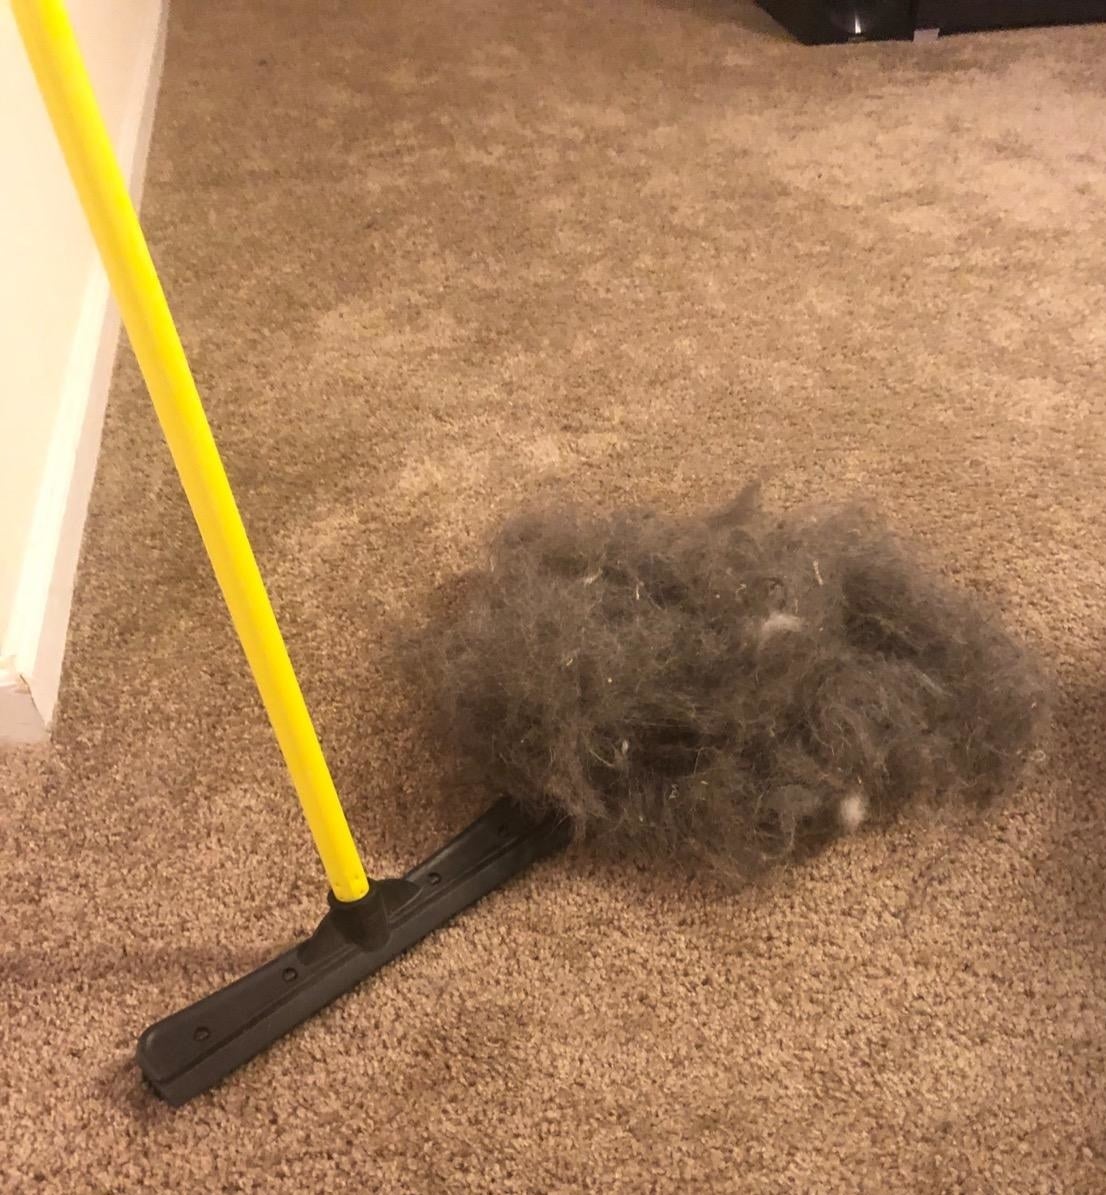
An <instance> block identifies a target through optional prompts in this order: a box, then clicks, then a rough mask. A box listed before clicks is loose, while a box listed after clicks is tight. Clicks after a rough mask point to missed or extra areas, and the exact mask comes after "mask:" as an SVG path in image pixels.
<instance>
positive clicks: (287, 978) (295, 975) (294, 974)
mask: <svg viewBox="0 0 1106 1195" xmlns="http://www.w3.org/2000/svg"><path fill="white" fill-rule="evenodd" d="M299 977H300V973H299V972H298V971H297V970H296V968H295V967H285V968H284V982H285V983H291V982H292V980H293V979H299Z"/></svg>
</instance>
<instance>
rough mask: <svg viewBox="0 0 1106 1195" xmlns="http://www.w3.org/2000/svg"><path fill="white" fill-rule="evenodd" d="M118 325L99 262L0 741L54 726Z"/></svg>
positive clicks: (73, 366) (142, 148) (21, 616)
mask: <svg viewBox="0 0 1106 1195" xmlns="http://www.w3.org/2000/svg"><path fill="white" fill-rule="evenodd" d="M167 8H168V6H167V4H161V5H158V6H156V7H155V8H153V9H151V17H150V21H149V24H148V27H147V28H146V29H144V30H143V37H142V46H143V52H142V53H141V54H139V55H138V56H137V59H136V61H137V63H138V67H137V69H136V71H135V77H134V78H133V79H132V80H131V85H130V91H129V95H128V101H127V116H126V121H125V124H124V126H123V128H122V129H121V132H120V137H119V142H118V147H117V149H118V156H119V162H120V165H121V166H122V168H123V171H124V173H125V175H126V176H127V178H128V179H129V180H130V184H131V193H132V195H133V196H134V200H135V203H136V204H137V203H139V202H140V200H141V193H142V185H143V182H144V179H145V174H146V160H147V157H148V154H149V148H150V136H151V134H152V132H153V123H154V111H155V108H156V106H157V95H158V89H159V87H160V83H161V71H162V64H163V62H164V58H165V34H166V24H167ZM119 329H120V321H119V313H118V311H117V309H116V307H115V303H114V301H113V300H112V298H111V293H110V289H109V287H108V282H107V278H106V276H105V274H104V271H103V267H102V266H101V265H100V264H99V262H98V261H97V262H96V263H95V265H94V267H93V269H92V271H91V274H90V276H89V278H88V281H87V283H86V285H85V293H84V297H83V300H82V302H81V309H80V316H79V318H78V321H77V327H76V330H75V332H74V336H73V340H72V344H71V346H70V351H69V356H68V361H67V364H66V370H65V376H64V381H63V392H62V395H61V401H60V405H59V409H58V415H57V419H56V422H55V425H54V428H53V431H52V433H51V438H50V445H49V449H48V452H47V457H46V464H45V468H44V470H43V475H42V481H41V485H40V487H39V492H38V496H37V498H36V500H35V508H34V515H33V516H32V522H31V528H30V534H29V536H28V539H27V549H26V553H25V556H24V559H23V561H22V562H21V564H20V569H19V580H18V583H17V587H16V591H15V597H14V600H13V603H12V610H11V616H10V619H9V622H8V625H7V627H5V628H0V635H2V638H0V742H34V741H41V740H42V739H45V738H47V737H48V736H49V733H50V726H51V724H52V721H53V716H54V707H55V705H56V704H57V698H58V689H59V686H60V684H61V671H62V662H63V658H64V655H65V639H66V633H67V631H68V628H69V612H70V606H71V603H72V598H73V584H74V581H75V579H76V572H77V561H78V559H79V557H80V550H81V540H82V537H83V535H84V527H85V519H86V517H87V514H88V503H89V498H90V496H91V493H92V482H93V479H94V477H95V473H96V461H97V458H98V456H99V452H100V437H101V434H102V432H103V426H104V412H105V410H106V407H107V398H108V390H109V388H110V385H111V376H112V369H113V367H114V363H115V356H116V350H117V348H118V344H119Z"/></svg>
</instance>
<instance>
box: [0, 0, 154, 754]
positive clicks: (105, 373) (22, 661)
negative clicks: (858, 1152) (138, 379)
mask: <svg viewBox="0 0 1106 1195" xmlns="http://www.w3.org/2000/svg"><path fill="white" fill-rule="evenodd" d="M166 8H167V0H69V4H68V9H69V13H70V16H71V18H72V21H73V25H74V28H75V30H76V33H77V37H78V40H79V41H80V44H81V49H82V51H83V53H84V56H85V60H86V63H87V65H88V70H89V74H90V76H91V78H92V83H93V86H94V87H95V89H96V93H97V96H98V97H99V100H100V104H101V107H102V109H103V112H104V117H105V121H106V123H107V126H108V130H109V132H110V133H111V135H112V138H113V141H114V143H115V147H116V153H117V154H118V156H119V159H120V162H121V164H122V166H123V169H124V171H125V172H126V173H127V175H128V177H129V178H130V179H131V182H132V192H133V193H134V194H135V196H136V199H137V197H138V194H139V192H140V189H141V179H142V175H143V169H144V164H145V159H146V150H147V147H148V141H149V134H150V128H151V125H152V118H153V110H154V102H155V98H156V94H157V84H158V81H159V79H160V73H161V61H162V55H163V52H164V34H165V17H166ZM118 334H119V323H118V317H117V315H116V314H115V309H114V304H113V303H112V302H111V300H110V295H109V292H108V288H107V282H106V279H105V278H104V274H103V270H102V268H101V266H100V264H99V260H98V258H97V255H96V251H95V246H94V245H93V243H92V239H91V236H90V234H89V232H88V230H87V228H86V226H85V222H84V217H83V215H82V213H81V210H80V207H79V205H78V203H77V200H76V197H75V195H74V193H73V188H72V184H71V183H70V180H69V176H68V174H67V172H66V168H65V164H64V162H63V161H62V157H61V154H60V152H59V150H58V148H57V145H56V143H55V140H54V134H53V130H52V128H51V126H50V124H49V121H48V120H47V117H46V113H45V110H44V108H43V105H42V101H41V99H40V97H39V95H38V92H37V89H36V87H35V83H34V78H33V76H32V74H31V70H30V67H29V66H28V64H27V62H26V57H25V54H24V51H23V46H22V43H21V41H20V39H19V35H18V32H17V30H16V28H15V21H14V18H13V16H12V12H11V7H10V5H8V4H6V3H4V4H0V739H28V738H31V739H33V738H41V737H43V736H44V734H45V733H46V730H47V728H48V726H49V723H50V719H51V717H52V715H53V708H54V704H55V701H56V696H57V687H58V682H59V678H60V672H61V664H62V654H63V650H64V641H65V630H66V625H67V623H68V618H69V605H70V596H71V593H72V583H73V573H74V570H75V567H76V561H77V554H78V552H79V547H80V539H81V533H82V531H83V527H84V519H85V512H86V510H87V505H88V496H89V491H90V488H91V482H92V475H93V472H94V469H95V460H96V455H97V452H98V448H99V442H100V431H101V427H102V423H103V412H104V405H105V402H106V397H107V389H108V383H109V380H110V376H111V366H112V360H113V358H114V354H115V347H116V344H117V342H118Z"/></svg>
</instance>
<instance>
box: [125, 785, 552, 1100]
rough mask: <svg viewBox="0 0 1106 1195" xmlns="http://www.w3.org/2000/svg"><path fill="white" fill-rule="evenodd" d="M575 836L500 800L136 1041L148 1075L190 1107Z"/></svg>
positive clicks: (333, 904) (158, 1089)
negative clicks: (415, 861) (402, 870)
mask: <svg viewBox="0 0 1106 1195" xmlns="http://www.w3.org/2000/svg"><path fill="white" fill-rule="evenodd" d="M568 838H569V831H568V828H567V827H566V825H565V824H564V823H563V822H562V821H560V820H558V819H557V818H554V817H549V818H546V819H545V820H543V821H534V820H532V819H531V818H529V817H528V816H527V815H526V814H524V813H523V812H522V811H521V810H520V809H519V808H518V807H517V806H516V805H515V804H514V803H513V802H512V801H511V800H510V799H504V800H501V801H498V802H497V803H496V804H495V805H493V806H492V808H491V809H489V810H488V811H487V813H485V814H483V815H482V816H481V817H479V818H477V820H476V821H475V822H473V823H472V825H471V826H469V827H468V829H466V830H464V831H462V832H461V833H460V834H459V835H458V836H457V837H456V838H454V839H453V841H452V842H450V843H448V844H447V845H446V846H444V847H443V848H442V849H441V850H440V851H438V852H437V853H436V854H434V855H432V856H431V857H430V858H429V859H427V860H426V861H425V862H423V863H420V864H419V866H418V867H416V868H414V869H413V870H412V871H409V872H408V873H407V875H406V876H404V877H403V879H398V880H381V881H378V882H376V883H373V884H372V885H371V888H370V891H369V893H368V895H367V896H365V897H364V898H362V899H361V900H359V901H356V902H351V903H342V902H340V901H336V900H335V899H334V898H333V895H332V896H331V898H330V912H329V913H327V915H326V917H324V918H323V920H322V921H321V922H320V924H319V927H318V929H316V931H315V932H314V933H313V934H312V935H311V937H310V938H308V939H306V940H305V941H303V942H301V943H299V944H298V945H296V946H293V947H292V949H290V950H287V951H285V952H284V953H283V954H281V955H280V956H279V957H277V958H274V959H272V960H271V961H270V962H267V963H265V964H264V965H262V966H261V967H259V968H258V969H257V970H256V971H253V972H251V973H250V974H249V975H246V976H243V978H241V979H239V980H237V981H236V982H234V983H232V984H230V986H229V987H225V988H223V989H222V990H221V991H218V992H213V993H212V994H211V995H210V996H206V997H204V999H202V1000H200V1001H198V1002H197V1003H196V1004H192V1005H190V1006H189V1007H188V1008H184V1009H182V1010H181V1011H180V1012H177V1013H174V1014H173V1015H172V1016H170V1017H167V1018H166V1019H165V1020H163V1021H159V1022H158V1023H157V1024H156V1025H152V1026H151V1027H150V1028H149V1029H147V1030H146V1031H145V1033H143V1034H142V1036H141V1038H140V1039H139V1042H138V1054H137V1061H138V1065H139V1067H140V1069H141V1071H142V1073H143V1074H144V1075H145V1076H146V1079H147V1080H148V1081H149V1083H150V1085H151V1086H152V1087H153V1089H154V1090H155V1091H156V1092H157V1094H158V1095H160V1096H161V1097H162V1098H163V1099H164V1100H166V1101H167V1102H168V1103H170V1104H172V1105H174V1106H179V1105H181V1104H183V1103H186V1102H187V1101H188V1100H190V1099H192V1098H193V1097H195V1096H197V1095H199V1094H200V1093H201V1092H204V1091H207V1090H208V1089H209V1088H211V1087H213V1086H215V1084H217V1083H219V1082H220V1081H221V1080H222V1079H224V1078H225V1077H226V1076H227V1075H229V1074H230V1073H231V1072H232V1071H233V1070H235V1069H236V1068H238V1067H239V1066H241V1065H242V1064H243V1063H245V1062H247V1061H249V1059H251V1058H253V1057H254V1056H255V1055H256V1054H258V1053H260V1052H261V1051H262V1050H264V1049H266V1048H267V1047H268V1046H270V1045H272V1043H273V1042H275V1041H276V1040H277V1039H278V1038H281V1037H283V1036H284V1035H285V1034H286V1033H288V1032H290V1031H291V1030H292V1029H294V1028H295V1027H296V1026H297V1025H299V1024H300V1023H301V1022H303V1021H305V1020H307V1018H308V1017H310V1016H312V1015H313V1014H314V1013H316V1012H318V1011H319V1010H320V1009H322V1008H325V1007H326V1005H328V1004H330V1003H331V1002H332V1001H334V1000H336V999H337V998H338V997H339V996H342V995H344V994H345V993H346V992H348V991H350V990H351V989H352V988H354V987H356V986H357V984H359V983H360V982H361V981H362V980H363V979H366V978H368V976H370V975H372V974H373V973H374V972H375V971H379V970H380V968H381V967H383V966H384V965H385V964H386V963H388V962H390V961H391V960H392V959H394V958H396V957H397V955H400V954H402V953H403V952H404V951H406V950H407V949H408V948H409V947H411V946H413V945H414V944H415V943H416V942H418V941H419V940H420V939H422V938H424V937H425V936H426V935H427V934H429V933H431V932H432V931H434V930H436V929H438V928H439V927H440V926H442V925H444V924H445V923H446V922H448V921H449V920H450V919H451V918H453V917H455V916H456V915H457V914H458V913H460V912H461V911H462V910H464V909H465V908H467V907H468V906H469V905H471V904H474V903H475V902H476V901H478V900H480V899H481V897H483V896H486V895H487V894H488V893H489V892H491V891H492V890H493V889H495V888H498V887H499V886H500V885H501V884H503V883H505V882H506V881H507V880H509V879H510V878H511V877H512V876H514V875H517V874H518V873H519V872H520V871H523V870H524V869H525V868H527V867H529V866H530V864H531V863H534V862H535V861H536V860H538V859H540V858H543V857H544V856H546V855H549V854H552V853H553V852H554V851H556V850H558V849H560V848H561V847H562V846H564V845H565V844H566V843H567V841H568Z"/></svg>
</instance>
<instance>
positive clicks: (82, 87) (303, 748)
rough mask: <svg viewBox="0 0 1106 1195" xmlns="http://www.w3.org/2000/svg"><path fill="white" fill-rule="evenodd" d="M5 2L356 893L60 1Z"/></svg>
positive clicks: (290, 746) (327, 837)
mask: <svg viewBox="0 0 1106 1195" xmlns="http://www.w3.org/2000/svg"><path fill="white" fill-rule="evenodd" d="M12 7H13V9H14V12H15V18H16V23H17V24H18V26H19V31H20V34H21V36H22V38H23V42H24V45H25V46H26V49H27V55H28V57H29V58H30V61H31V66H32V68H33V70H34V73H35V76H36V78H37V79H38V86H39V90H40V91H41V92H42V97H43V99H44V101H45V103H46V107H47V109H48V110H49V113H50V119H51V120H52V121H53V125H54V131H55V133H56V134H57V138H58V141H59V143H60V145H61V149H62V152H63V154H64V155H65V160H66V162H67V164H68V166H69V172H70V174H71V175H72V177H73V182H74V184H75V186H76V189H77V193H78V194H79V196H80V200H81V204H82V206H83V207H84V211H85V216H86V217H87V219H88V223H89V226H90V227H91V229H92V234H93V236H94V237H95V239H96V244H97V245H98V247H99V250H100V256H101V257H102V258H103V262H104V267H105V269H106V270H107V274H108V278H109V279H110V281H111V286H112V290H113V292H114V294H115V299H116V302H117V303H118V305H119V310H120V312H121V314H122V317H123V324H124V326H125V327H126V329H127V334H128V336H129V338H130V341H131V344H132V346H133V347H134V353H135V356H136V357H137V359H138V363H139V366H140V367H141V369H142V375H143V377H144V378H145V379H146V386H147V388H148V389H149V392H150V397H151V398H152V399H153V403H154V407H155V409H156V410H157V415H158V419H159V420H160V421H161V426H162V430H163V431H164V433H165V438H166V440H167V441H168V442H169V449H170V451H171V452H172V454H173V460H174V462H175V464H176V467H177V472H178V473H179V474H180V479H181V484H182V485H183V486H184V491H185V494H186V495H187V496H188V501H189V504H190V505H191V507H192V513H193V514H194V515H195V517H196V523H197V524H198V526H199V529H200V534H201V536H202V537H203V542H204V545H205V547H206V548H207V553H208V556H209V557H210V558H211V564H212V567H213V568H214V570H215V576H216V578H217V579H218V582H219V585H220V588H221V589H222V591H223V597H224V598H225V599H226V603H227V606H228V607H229V609H230V614H231V618H232V620H233V622H234V627H235V630H236V631H237V633H238V638H239V640H240V641H241V643H242V648H243V650H244V651H245V653H246V659H247V660H248V661H249V665H250V668H251V669H252V670H253V675H254V679H255V680H256V682H257V687H258V689H259V690H260V692H261V698H262V700H263V701H264V703H265V708H266V710H267V711H268V714H269V719H270V721H271V722H272V724H273V730H274V731H275V732H276V737H277V740H278V742H279V743H280V749H281V751H282V752H283V753H284V759H285V761H286V762H287V764H288V770H289V772H290V773H291V776H292V783H293V784H294V785H295V788H296V791H297V793H298V794H299V799H300V803H301V804H302V806H303V812H304V816H305V818H306V819H307V824H308V827H309V828H310V830H311V834H312V835H313V837H314V839H315V845H316V847H317V848H318V851H319V855H320V856H321V858H322V861H323V866H324V868H325V869H326V874H327V879H328V880H329V882H330V887H331V890H332V891H333V892H334V895H335V896H336V897H337V898H338V899H339V900H344V901H350V900H357V899H358V898H359V897H361V896H364V895H365V893H367V892H368V890H369V882H368V879H367V877H366V875H365V869H364V867H363V866H362V864H361V859H360V857H359V856H358V853H357V847H356V846H355V845H354V841H353V836H352V835H351V834H350V829H349V825H348V823H347V821H346V817H345V814H344V813H343V811H342V805H341V802H340V801H339V800H338V794H337V793H336V792H335V789H334V782H333V780H332V779H331V776H330V771H329V769H328V768H327V765H326V760H325V759H324V758H323V752H322V748H321V747H320V746H319V740H318V737H317V736H316V734H315V729H314V727H313V726H312V724H311V716H310V714H309V713H308V711H307V706H306V704H305V703H304V700H303V694H302V693H301V691H300V686H299V682H298V681H297V680H296V674H295V672H294V671H293V669H292V662H291V660H289V658H288V652H287V650H286V648H285V646H284V640H283V639H282V638H281V634H280V628H279V627H278V626H277V622H276V617H275V615H274V614H273V608H272V606H271V605H270V603H269V597H268V594H267V593H266V592H265V584H264V582H263V581H262V579H261V573H260V572H259V571H258V568H257V562H256V561H255V560H254V555H253V551H252V550H251V548H250V543H249V540H248V539H247V537H246V530H245V528H244V527H243V525H242V519H241V517H240V516H239V513H238V507H237V506H236V505H235V501H234V495H233V494H232V493H231V489H230V485H229V483H228V482H227V477H226V473H225V472H224V470H223V465H222V462H221V461H220V459H219V452H218V449H217V448H216V446H215V441H214V439H213V438H212V435H211V429H210V428H209V426H208V422H207V417H206V416H205V414H204V409H203V406H202V404H201V402H200V396H199V394H198V393H197V391H196V383H195V382H194V381H193V379H192V373H191V370H190V369H189V368H188V361H187V360H186V358H185V355H184V349H183V348H182V347H181V343H180V338H179V337H178V335H177V330H176V327H175V326H174V324H173V317H172V315H171V314H170V312H169V306H168V304H167V303H166V301H165V295H164V293H163V291H162V289H161V283H160V281H159V280H158V276H157V272H156V270H155V269H154V263H153V261H152V260H151V258H150V252H149V249H148V248H147V245H146V239H145V237H144V236H143V234H142V229H141V226H140V225H139V222H138V216H137V214H136V213H135V210H134V205H133V204H132V203H131V198H130V194H129V192H128V190H127V186H126V183H125V182H124V180H123V175H122V172H121V171H120V169H119V164H118V162H117V161H116V158H115V153H114V150H113V149H112V145H111V141H110V139H109V137H108V134H107V130H106V129H105V128H104V122H103V118H102V117H101V115H100V110H99V107H98V105H97V103H96V97H95V95H94V93H93V91H92V86H91V84H90V83H89V79H88V73H87V71H86V70H85V65H84V61H83V59H82V57H81V52H80V48H79V47H78V45H77V40H76V38H75V37H74V35H73V29H72V26H71V25H70V23H69V17H68V14H67V13H66V10H65V6H64V4H63V3H61V0H12Z"/></svg>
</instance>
